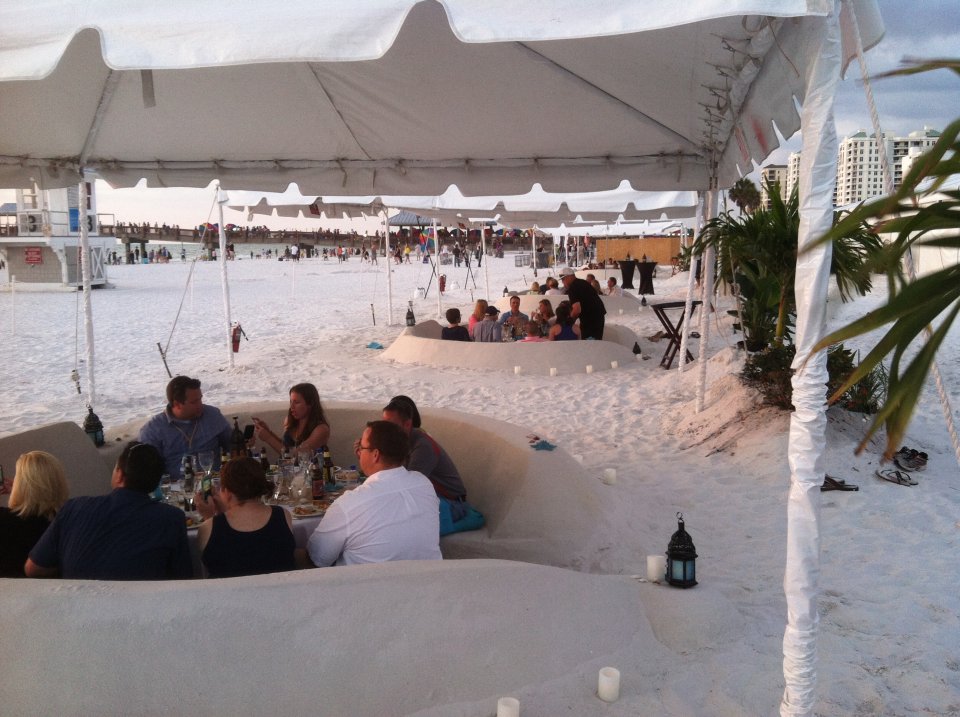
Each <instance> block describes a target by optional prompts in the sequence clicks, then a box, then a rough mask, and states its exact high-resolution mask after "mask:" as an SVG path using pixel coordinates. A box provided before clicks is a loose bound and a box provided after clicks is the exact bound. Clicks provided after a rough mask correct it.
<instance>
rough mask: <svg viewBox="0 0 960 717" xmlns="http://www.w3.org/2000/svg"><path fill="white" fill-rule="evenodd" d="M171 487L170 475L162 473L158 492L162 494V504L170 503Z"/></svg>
mask: <svg viewBox="0 0 960 717" xmlns="http://www.w3.org/2000/svg"><path fill="white" fill-rule="evenodd" d="M172 487H173V486H172V485H171V482H170V474H169V473H164V474H163V475H162V476H160V492H161V493H163V502H164V503H169V502H170V491H171V490H172Z"/></svg>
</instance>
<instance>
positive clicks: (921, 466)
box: [893, 446, 927, 471]
mask: <svg viewBox="0 0 960 717" xmlns="http://www.w3.org/2000/svg"><path fill="white" fill-rule="evenodd" d="M893 462H894V463H896V464H897V467H898V468H902V469H903V470H905V471H922V470H925V469H926V467H927V454H926V453H924V452H923V451H918V450H916V449H914V448H907V447H906V446H903V447H902V448H901V449H900V450H899V451H897V454H896V455H895V456H894V457H893Z"/></svg>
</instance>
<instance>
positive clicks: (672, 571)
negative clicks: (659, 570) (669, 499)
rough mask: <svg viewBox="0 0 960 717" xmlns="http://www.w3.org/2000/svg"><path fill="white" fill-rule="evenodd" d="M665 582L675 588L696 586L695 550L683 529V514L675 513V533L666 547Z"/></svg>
mask: <svg viewBox="0 0 960 717" xmlns="http://www.w3.org/2000/svg"><path fill="white" fill-rule="evenodd" d="M667 582H668V583H670V584H671V585H673V586H674V587H675V588H692V587H693V586H694V585H696V584H697V549H696V548H695V547H694V546H693V540H691V539H690V535H689V534H688V533H687V531H686V530H684V529H683V513H677V532H676V533H674V534H673V537H671V538H670V545H668V546H667Z"/></svg>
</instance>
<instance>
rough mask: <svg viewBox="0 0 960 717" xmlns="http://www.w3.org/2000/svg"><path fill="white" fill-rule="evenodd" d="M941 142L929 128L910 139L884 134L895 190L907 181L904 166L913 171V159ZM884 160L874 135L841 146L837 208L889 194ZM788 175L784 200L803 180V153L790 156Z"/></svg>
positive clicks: (856, 136) (858, 136)
mask: <svg viewBox="0 0 960 717" xmlns="http://www.w3.org/2000/svg"><path fill="white" fill-rule="evenodd" d="M939 138H940V132H938V131H937V130H935V129H931V128H929V127H924V128H923V129H922V130H918V131H916V132H911V133H910V134H908V135H907V136H906V137H894V136H893V135H892V134H890V133H884V135H883V151H884V152H885V154H886V156H887V161H888V162H889V163H890V170H891V172H892V173H893V185H894V188H897V187H899V186H900V183H901V182H902V181H903V175H904V173H905V171H906V170H905V169H904V166H907V167H909V164H910V162H911V161H912V160H911V157H914V158H915V157H916V156H917V155H918V154H921V153H923V152H926V151H927V150H928V149H930V148H931V147H932V146H933V145H934V144H936V142H937V140H938V139H939ZM880 156H881V155H880V151H879V150H878V149H877V142H876V140H875V139H874V137H873V135H872V134H868V133H867V132H866V131H864V130H861V131H860V132H857V133H856V134H853V135H851V136H849V137H847V138H846V139H844V140H843V141H842V142H840V148H839V151H838V152H837V186H836V189H835V190H834V195H833V203H834V205H835V206H844V205H847V204H858V203H859V202H862V201H864V200H865V199H869V198H870V197H877V196H881V195H882V194H884V193H885V191H884V186H883V169H882V167H881V163H880ZM786 175H787V177H786V182H785V183H784V184H785V186H786V189H785V191H784V196H789V193H790V192H791V191H792V190H793V187H794V186H796V183H797V180H798V178H799V176H800V153H799V152H794V153H792V154H791V155H790V159H789V160H788V164H787V169H786Z"/></svg>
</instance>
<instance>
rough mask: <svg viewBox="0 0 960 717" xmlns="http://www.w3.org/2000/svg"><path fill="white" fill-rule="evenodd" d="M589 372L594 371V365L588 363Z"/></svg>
mask: <svg viewBox="0 0 960 717" xmlns="http://www.w3.org/2000/svg"><path fill="white" fill-rule="evenodd" d="M587 373H593V365H592V364H587Z"/></svg>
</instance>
